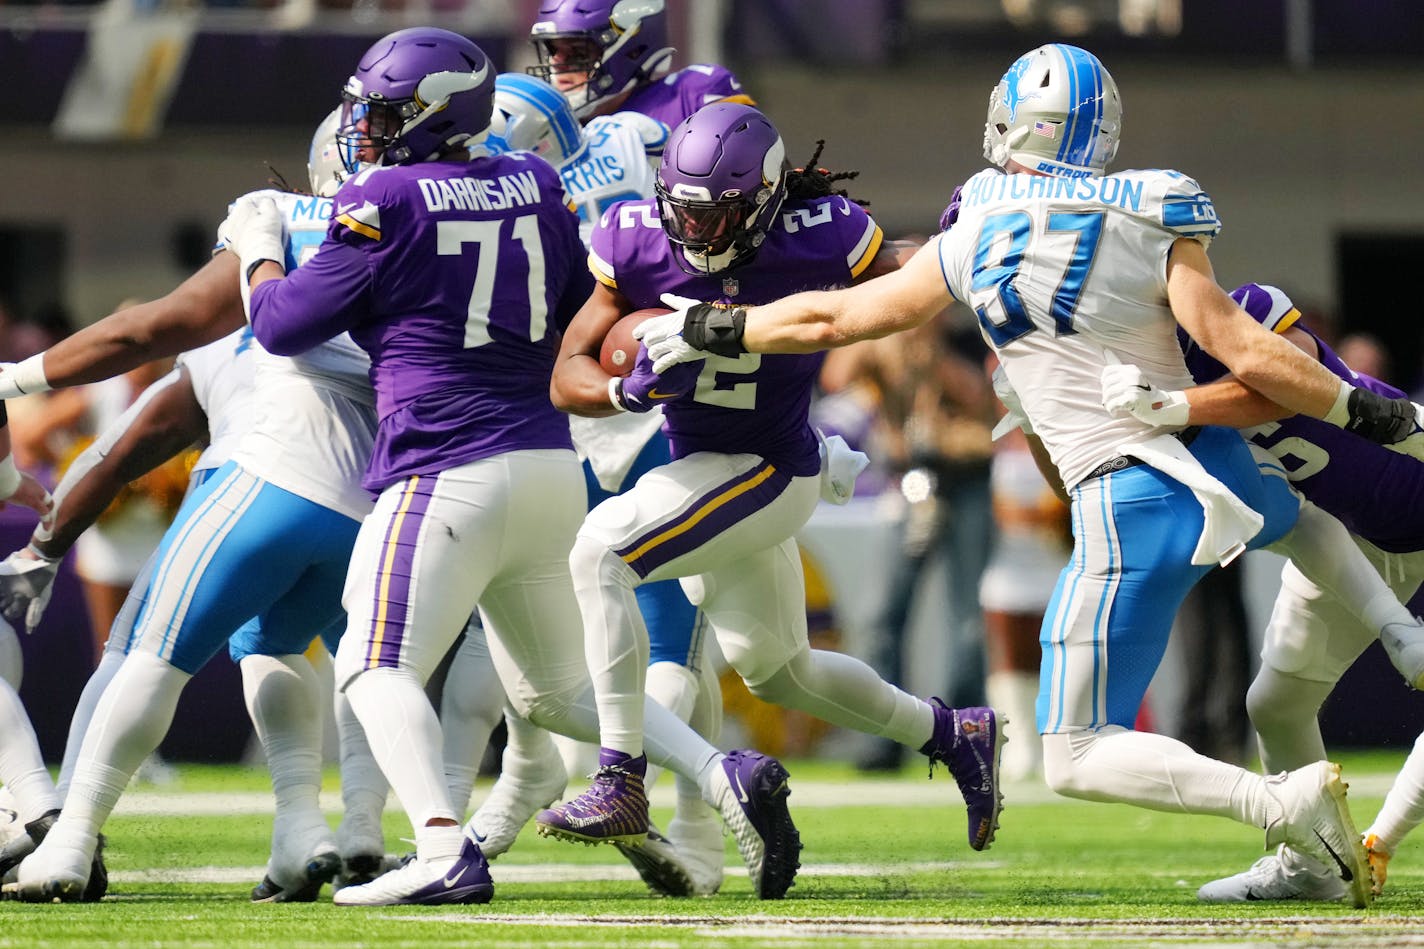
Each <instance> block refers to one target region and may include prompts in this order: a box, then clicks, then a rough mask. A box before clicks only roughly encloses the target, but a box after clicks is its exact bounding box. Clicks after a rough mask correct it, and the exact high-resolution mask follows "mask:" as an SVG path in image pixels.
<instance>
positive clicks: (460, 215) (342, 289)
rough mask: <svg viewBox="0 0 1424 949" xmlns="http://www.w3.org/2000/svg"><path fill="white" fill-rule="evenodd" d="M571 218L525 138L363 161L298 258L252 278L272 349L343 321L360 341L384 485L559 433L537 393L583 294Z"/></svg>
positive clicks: (312, 340) (375, 476)
mask: <svg viewBox="0 0 1424 949" xmlns="http://www.w3.org/2000/svg"><path fill="white" fill-rule="evenodd" d="M583 259H584V249H583V245H582V243H581V242H580V241H579V236H578V218H576V217H575V216H574V215H573V213H572V212H570V211H569V210H568V208H567V207H566V206H565V204H564V191H563V187H562V185H561V183H560V181H559V176H558V173H557V172H555V171H554V169H553V168H551V167H549V165H548V164H547V163H545V162H544V161H542V160H540V159H538V158H534V157H533V156H531V155H528V154H525V153H512V154H508V155H499V156H494V157H487V158H479V159H476V160H475V161H472V162H423V163H420V164H414V165H400V166H395V167H389V168H372V169H368V170H366V171H363V172H361V173H360V174H358V175H356V176H355V177H353V178H351V179H349V180H348V181H347V182H346V183H345V184H344V185H343V186H342V188H341V191H340V192H338V194H337V196H336V207H335V213H334V214H333V216H332V220H331V225H330V228H329V229H328V230H327V235H326V240H325V241H324V242H323V243H322V245H321V247H320V249H319V250H318V251H317V254H316V256H314V257H313V258H312V259H311V260H310V261H309V262H307V263H306V264H305V265H304V266H302V267H301V269H299V270H296V271H294V272H292V273H291V274H288V275H287V278H286V279H285V280H281V281H270V282H268V283H265V284H262V285H261V286H259V287H258V288H257V289H256V290H255V291H254V292H253V294H252V328H253V331H254V333H255V334H256V336H257V338H258V340H259V341H261V343H262V345H263V346H265V347H266V348H267V349H268V350H269V351H271V352H274V353H278V354H290V353H295V352H301V351H303V350H304V349H307V348H309V347H311V346H312V345H314V344H316V343H317V342H320V341H321V340H323V339H327V338H329V337H331V336H334V335H336V334H338V333H340V332H342V331H343V330H347V331H350V333H351V338H352V339H353V340H355V341H356V343H357V345H359V346H360V347H361V348H362V349H364V350H366V352H367V353H369V354H370V356H371V382H372V385H373V386H374V387H375V390H376V409H377V412H378V415H379V418H380V427H379V429H378V430H377V433H376V443H375V447H374V450H373V452H372V457H371V464H370V467H369V468H368V469H367V471H366V476H365V478H364V479H363V482H362V483H363V484H364V485H365V486H366V487H367V488H368V489H370V490H372V491H380V490H381V489H383V488H385V487H386V486H388V485H390V484H393V483H395V482H397V481H399V480H400V479H402V478H404V477H407V476H409V475H415V474H433V473H436V472H439V471H443V470H444V469H446V468H451V467H454V466H456V465H460V464H464V463H467V462H470V461H476V460H478V459H481V458H487V457H490V456H492V455H496V454H501V453H503V452H508V451H518V450H522V449H538V448H570V447H571V442H570V440H569V426H568V420H567V417H566V416H564V415H563V413H561V412H559V411H557V410H556V409H555V408H554V407H553V405H552V403H551V402H550V401H549V376H550V374H551V373H552V371H553V365H554V356H555V354H556V352H557V348H558V347H557V345H556V340H557V334H558V332H559V331H560V330H561V329H562V328H563V327H564V326H566V325H567V324H568V321H569V320H570V319H572V318H573V314H574V313H575V312H576V311H577V310H578V308H579V307H580V306H581V305H582V304H583V302H584V300H586V299H587V297H588V294H589V292H590V291H591V289H592V281H591V280H590V279H589V276H588V273H587V271H586V270H585V269H584V267H583V266H582V261H583Z"/></svg>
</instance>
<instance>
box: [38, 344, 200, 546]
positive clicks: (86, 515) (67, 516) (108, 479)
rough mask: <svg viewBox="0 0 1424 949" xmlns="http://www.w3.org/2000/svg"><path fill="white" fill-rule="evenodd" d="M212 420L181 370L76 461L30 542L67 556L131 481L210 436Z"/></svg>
mask: <svg viewBox="0 0 1424 949" xmlns="http://www.w3.org/2000/svg"><path fill="white" fill-rule="evenodd" d="M207 434H208V417H207V415H206V414H204V412H203V408H202V406H201V405H199V404H198V397H197V395H196V394H195V393H194V391H193V380H192V377H191V376H190V375H189V374H188V370H186V369H184V368H182V367H179V368H178V369H175V370H173V371H172V372H170V373H169V374H168V375H167V376H165V377H164V378H162V379H160V380H158V381H157V382H155V383H154V384H153V385H151V386H149V387H148V388H147V389H145V390H144V391H143V393H142V394H141V395H140V397H139V399H138V400H136V401H135V402H134V404H133V405H132V406H130V407H129V408H128V409H127V410H126V411H125V412H124V414H123V415H121V416H119V417H118V418H117V419H115V420H114V422H113V423H112V424H111V425H110V426H109V427H108V428H106V429H105V430H104V431H102V432H100V433H99V437H98V438H96V439H95V440H94V442H93V443H92V444H90V445H89V447H88V448H86V449H84V451H83V452H82V453H80V455H79V456H78V457H77V458H75V460H74V462H73V463H72V464H71V465H70V466H69V470H68V471H67V472H66V473H65V476H64V478H63V480H61V481H60V483H59V486H58V487H57V488H55V492H54V494H55V510H54V514H53V517H52V518H50V519H49V522H48V524H47V525H46V524H41V525H40V526H39V527H38V528H36V530H35V533H34V535H33V537H32V538H31V543H32V544H33V545H34V546H35V548H36V549H37V550H38V551H39V552H40V553H42V554H44V555H45V556H46V557H51V558H59V557H63V556H64V555H65V554H66V553H67V552H68V551H69V549H70V548H71V547H73V546H74V543H75V541H77V540H78V539H79V535H80V534H82V533H84V531H85V530H87V529H88V528H89V527H90V526H91V525H92V524H93V523H94V522H95V521H96V520H98V518H99V515H100V514H102V513H103V512H104V510H105V509H106V508H107V507H108V506H109V503H110V502H111V501H113V500H114V498H115V497H116V496H118V493H119V491H121V490H122V489H123V487H124V486H125V485H127V484H128V483H130V482H131V481H135V480H137V479H139V478H141V477H143V476H144V475H146V474H148V473H149V472H150V471H152V470H153V469H154V468H157V467H158V466H159V465H161V464H163V463H164V462H165V461H168V460H169V459H170V458H172V457H173V456H174V455H177V454H178V453H179V452H181V451H183V450H184V449H186V448H188V447H189V446H190V445H192V444H193V443H195V442H197V441H200V440H202V439H204V438H206V437H207Z"/></svg>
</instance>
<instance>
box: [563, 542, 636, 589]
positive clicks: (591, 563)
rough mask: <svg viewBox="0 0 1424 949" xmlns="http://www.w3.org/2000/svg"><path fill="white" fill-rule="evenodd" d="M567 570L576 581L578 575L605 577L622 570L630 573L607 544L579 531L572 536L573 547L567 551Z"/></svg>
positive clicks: (614, 574) (615, 574)
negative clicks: (576, 534) (575, 535)
mask: <svg viewBox="0 0 1424 949" xmlns="http://www.w3.org/2000/svg"><path fill="white" fill-rule="evenodd" d="M569 572H570V573H572V574H573V576H574V579H575V580H576V581H577V580H578V579H579V578H580V577H597V578H599V579H607V578H610V577H617V576H618V575H619V574H620V573H623V572H626V573H628V574H629V575H631V574H632V569H631V568H630V567H629V566H628V565H627V564H625V563H624V562H623V560H622V558H620V557H619V556H618V555H617V554H616V553H614V552H613V548H612V547H610V546H609V545H608V544H606V543H604V542H603V541H602V540H600V539H598V538H597V537H593V536H590V535H589V534H583V533H581V534H579V535H578V536H577V537H575V538H574V546H573V549H572V550H571V551H569Z"/></svg>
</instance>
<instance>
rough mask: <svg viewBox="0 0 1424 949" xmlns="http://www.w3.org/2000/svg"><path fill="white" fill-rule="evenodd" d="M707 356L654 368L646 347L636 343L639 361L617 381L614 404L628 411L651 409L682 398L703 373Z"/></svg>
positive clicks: (646, 410)
mask: <svg viewBox="0 0 1424 949" xmlns="http://www.w3.org/2000/svg"><path fill="white" fill-rule="evenodd" d="M705 362H706V359H699V360H697V361H695V362H680V363H677V364H676V365H673V366H671V367H669V368H668V370H667V372H664V373H657V372H654V371H653V361H652V359H651V358H649V356H648V347H647V346H645V345H643V344H642V343H639V344H638V361H637V362H636V363H634V365H633V371H632V372H630V373H629V374H628V375H627V376H625V377H624V378H622V379H619V380H618V384H617V387H616V391H615V396H614V405H615V406H617V407H618V408H621V409H623V410H624V411H627V412H650V411H652V408H653V406H655V405H657V404H659V403H661V402H671V401H672V400H673V399H679V398H682V397H683V396H684V395H687V393H689V392H691V391H692V389H693V387H694V386H695V385H697V376H698V375H699V374H700V373H701V372H702V366H703V364H704V363H705Z"/></svg>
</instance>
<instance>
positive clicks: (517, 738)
mask: <svg viewBox="0 0 1424 949" xmlns="http://www.w3.org/2000/svg"><path fill="white" fill-rule="evenodd" d="M504 724H505V729H506V731H507V732H508V734H509V740H508V741H506V742H505V744H504V755H503V756H502V757H501V759H500V768H499V777H500V780H504V779H505V778H506V777H508V778H509V779H510V780H512V781H514V782H515V783H516V784H525V785H528V784H539V783H542V782H543V781H544V780H545V778H546V777H547V775H546V774H545V773H544V769H546V768H549V767H555V766H556V765H555V760H556V759H558V757H559V753H558V750H557V749H556V748H555V747H554V739H553V736H552V735H550V734H549V732H548V731H547V730H546V729H543V728H540V727H539V726H538V725H535V724H533V723H532V722H530V721H528V720H527V719H523V718H520V717H519V716H518V715H516V714H515V713H514V710H513V709H510V710H509V712H508V713H507V714H506V715H505V717H504Z"/></svg>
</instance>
